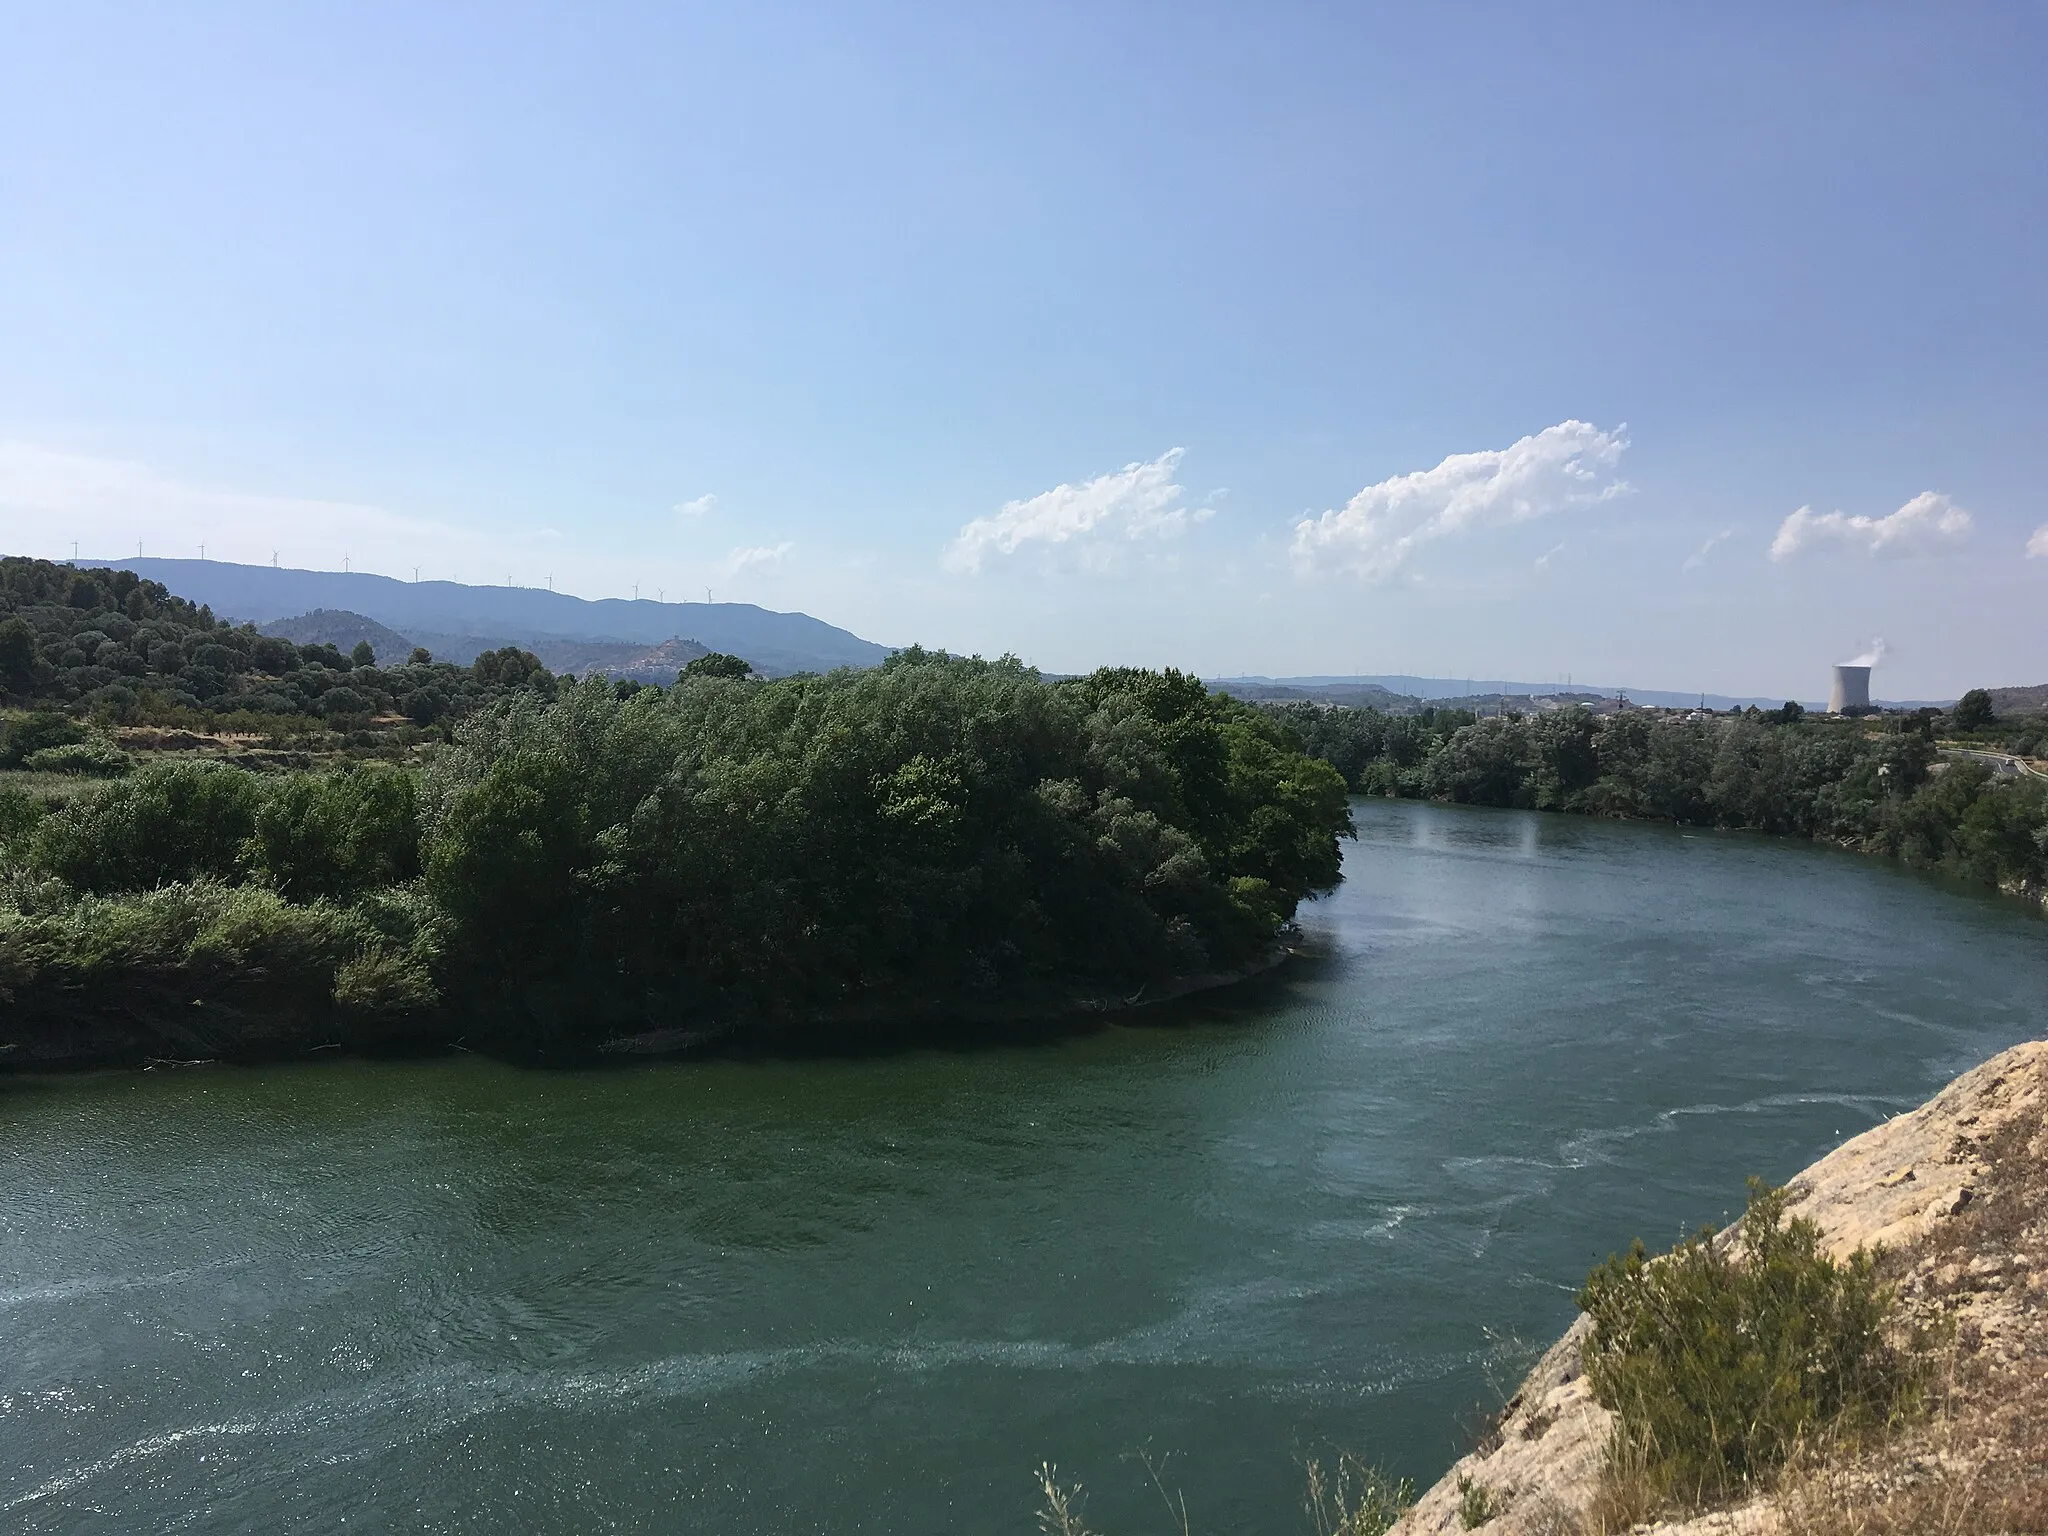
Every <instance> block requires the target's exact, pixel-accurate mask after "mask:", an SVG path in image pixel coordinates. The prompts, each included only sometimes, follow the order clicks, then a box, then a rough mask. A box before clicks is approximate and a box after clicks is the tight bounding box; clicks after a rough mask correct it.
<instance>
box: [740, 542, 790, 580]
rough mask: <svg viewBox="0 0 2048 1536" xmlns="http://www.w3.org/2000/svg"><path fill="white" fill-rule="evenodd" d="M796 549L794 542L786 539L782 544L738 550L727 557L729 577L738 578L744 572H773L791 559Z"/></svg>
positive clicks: (758, 545)
mask: <svg viewBox="0 0 2048 1536" xmlns="http://www.w3.org/2000/svg"><path fill="white" fill-rule="evenodd" d="M795 548H796V544H795V542H794V541H793V540H790V539H784V540H783V541H782V542H781V543H780V544H756V545H754V546H753V547H752V548H750V549H736V550H734V551H733V552H732V553H731V554H729V555H727V556H726V557H725V570H726V574H727V575H728V576H737V575H739V574H740V572H742V571H752V570H762V571H766V570H773V569H774V568H775V567H776V566H778V565H781V564H782V563H783V562H784V561H785V560H787V559H788V558H789V553H790V551H791V550H793V549H795Z"/></svg>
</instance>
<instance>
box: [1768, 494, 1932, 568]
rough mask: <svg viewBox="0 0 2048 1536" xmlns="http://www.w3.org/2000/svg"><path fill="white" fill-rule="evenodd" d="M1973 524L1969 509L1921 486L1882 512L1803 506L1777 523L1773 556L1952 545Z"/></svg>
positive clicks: (1882, 551)
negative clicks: (1873, 514) (1881, 514)
mask: <svg viewBox="0 0 2048 1536" xmlns="http://www.w3.org/2000/svg"><path fill="white" fill-rule="evenodd" d="M1972 524H1973V519H1972V518H1971V516H1970V514H1969V513H1968V512H1965V511H1964V510H1963V509H1962V508H1961V507H1959V506H1957V505H1956V504H1955V502H1954V501H1953V500H1951V499H1950V498H1949V497H1947V496H1944V495H1943V494H1942V493H1941V492H1940V491H1922V492H1921V493H1920V494H1919V495H1918V496H1915V497H1914V498H1913V499H1912V500H1911V501H1909V502H1907V503H1906V504H1905V505H1904V506H1903V507H1901V508H1899V510H1898V511H1896V512H1893V513H1891V514H1890V515H1889V516H1886V517H1864V516H1861V515H1860V514H1859V515H1858V516H1855V517H1851V516H1850V515H1849V514H1848V513H1846V512H1816V511H1814V510H1813V508H1811V507H1801V508H1800V509H1799V510H1798V511H1796V512H1794V513H1792V515H1791V516H1789V517H1787V518H1786V519H1785V521H1784V522H1783V523H1781V524H1779V526H1778V536H1777V537H1776V538H1775V539H1773V540H1772V541H1771V558H1772V559H1773V560H1790V559H1791V558H1792V557H1793V556H1795V555H1799V554H1804V553H1805V552H1806V551H1808V550H1813V549H1826V548H1841V549H1850V550H1854V551H1857V552H1859V553H1862V554H1866V555H1903V554H1913V553H1924V552H1926V551H1930V550H1936V549H1940V548H1942V547H1943V546H1944V545H1950V544H1954V543H1956V542H1957V541H1959V540H1961V539H1962V538H1963V537H1964V536H1966V535H1967V534H1968V533H1969V531H1970V528H1971V526H1972Z"/></svg>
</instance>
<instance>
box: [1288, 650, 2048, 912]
mask: <svg viewBox="0 0 2048 1536" xmlns="http://www.w3.org/2000/svg"><path fill="white" fill-rule="evenodd" d="M1258 707H1259V708H1261V709H1263V710H1264V711H1265V712H1266V713H1267V714H1268V715H1269V716H1270V717H1271V718H1272V719H1273V720H1274V721H1276V722H1278V723H1280V724H1282V725H1284V726H1285V727H1286V728H1287V729H1288V731H1289V732H1290V734H1291V735H1292V737H1293V738H1294V739H1296V740H1298V741H1300V742H1301V743H1302V744H1303V745H1304V746H1305V747H1306V748H1307V749H1308V750H1309V751H1311V752H1313V753H1315V754H1316V755H1317V756H1318V757H1321V758H1322V759H1323V760H1324V761H1326V762H1328V763H1329V764H1331V765H1332V766H1333V767H1334V768H1335V769H1336V770H1337V771H1338V772H1339V773H1340V774H1342V775H1343V777H1344V781H1345V783H1346V784H1348V785H1349V786H1350V787H1351V788H1352V789H1354V790H1356V791H1357V792H1359V793H1361V794H1376V795H1393V796H1401V797H1407V798H1419V799H1433V800H1445V801H1450V802H1453V803H1455V804H1460V805H1485V806H1500V807H1519V808H1522V809H1527V810H1542V811H1563V812H1571V813H1576V814H1581V815H1589V816H1612V817H1625V818H1630V819H1635V820H1644V821H1662V822H1670V823H1677V824H1680V825H1684V826H1696V827H1726V828H1734V829H1742V830H1747V831H1754V832H1769V833H1775V834H1779V835H1783V836H1792V837H1804V838H1812V839H1817V840H1821V841H1825V842H1832V843H1837V844H1840V845H1842V846H1845V847H1852V848H1858V849H1863V850H1866V851H1870V852H1875V853H1883V854H1889V855H1893V856H1896V857H1898V858H1901V859H1904V860H1906V861H1907V862H1909V863H1912V864H1915V865H1918V866H1921V867H1923V868H1932V869H1941V870H1945V871H1948V872H1950V873H1953V874H1957V875H1960V876H1962V877H1964V878H1966V879H1970V880H1975V881H1981V882H1983V883H1985V884H1987V885H1995V886H1998V887H2000V888H2001V889H2004V890H2008V891H2013V892H2016V893H2021V894H2026V895H2031V896H2035V897H2039V896H2041V895H2042V893H2043V891H2044V889H2048V778H2043V777H2041V776H2039V775H2038V774H2036V773H2032V772H2027V771H2001V765H2000V764H1999V763H1997V762H1995V761H1994V760H1993V759H1994V757H1996V756H1999V755H2009V756H2010V757H2012V758H2022V759H2023V758H2031V757H2038V756H2040V755H2041V754H2042V753H2043V751H2044V750H2048V719H2044V718H2042V717H2040V716H2034V715H2030V716H2022V717H2018V718H2014V719H2010V720H2001V719H1998V718H1996V717H1995V716H1994V715H1993V713H1992V710H1991V707H1990V702H1989V696H1988V694H1987V693H1986V692H1985V691H1984V690H1981V689H1977V690H1972V691H1971V692H1970V693H1967V694H1965V695H1964V696H1963V698H1962V699H1961V700H1960V701H1959V702H1958V703H1957V704H1956V706H1955V707H1954V708H1953V709H1951V710H1949V711H1946V712H1943V711H1937V710H1932V709H1922V710H1915V711H1912V712H1901V713H1891V714H1884V715H1873V716H1868V717H1862V718H1846V719H1845V718H1838V717H1833V716H1815V715H1812V714H1809V713H1808V712H1807V711H1805V710H1803V709H1801V708H1800V706H1799V705H1797V704H1787V705H1785V706H1784V707H1783V708H1782V709H1776V710H1757V709H1749V710H1743V711H1731V712H1729V713H1728V714H1725V715H1717V714H1713V713H1710V712H1708V711H1703V710H1692V711H1653V710H1635V709H1631V710H1624V711H1621V712H1618V713H1613V714H1606V715H1596V714H1594V713H1593V712H1592V711H1591V710H1589V709H1586V708H1583V707H1569V708H1564V709H1556V710H1547V711H1541V712H1532V713H1529V714H1513V713H1509V714H1502V715H1490V716H1487V717H1485V718H1479V717H1476V716H1474V715H1473V714H1471V713H1470V712H1468V711H1465V710H1459V709H1424V710H1420V711H1418V712H1416V713H1413V714H1406V715H1402V714H1392V713H1388V712H1386V711H1382V710H1377V709H1347V708H1342V707H1326V706H1318V705H1315V704H1306V703H1289V704H1265V705H1260V706H1258ZM1973 752H1976V753H1982V754H1984V755H1983V756H1971V755H1970V754H1971V753H1973ZM2008 766H2009V767H2011V768H2013V769H2017V767H2018V765H2017V764H2011V765H2008Z"/></svg>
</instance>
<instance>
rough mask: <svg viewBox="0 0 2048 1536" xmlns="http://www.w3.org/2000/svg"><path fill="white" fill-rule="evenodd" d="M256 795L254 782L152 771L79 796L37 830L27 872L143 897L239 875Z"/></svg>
mask: <svg viewBox="0 0 2048 1536" xmlns="http://www.w3.org/2000/svg"><path fill="white" fill-rule="evenodd" d="M261 801H262V791H261V788H260V787H259V785H258V782H257V780H256V777H255V776H254V775H253V774H249V773H245V772H243V771H242V770H241V769H239V768H226V767H217V766H214V765H211V764H202V763H152V764H150V765H149V766H148V767H146V768H143V769H141V770H140V771H138V772H137V773H135V774H134V775H133V776H132V777H130V778H126V779H120V780H116V781H115V782H114V783H112V784H109V785H108V786H107V787H106V788H104V789H101V790H99V791H98V792H96V793H94V794H91V795H86V796H82V797H80V798H79V799H77V800H74V801H72V802H71V804H70V805H68V806H66V807H65V808H64V809H63V810H61V811H57V812H54V813H53V814H51V815H50V816H49V817H47V818H46V819H45V820H44V821H43V823H42V825H41V826H40V827H39V828H38V829H37V831H36V836H35V840H34V843H33V846H32V849H31V854H30V858H31V862H32V864H33V865H34V866H35V867H37V868H39V869H41V870H42V871H44V872H45V873H48V874H51V875H55V876H56V877H57V878H58V879H60V880H63V881H65V882H66V883H67V884H69V885H72V886H74V887H76V888H77V889H79V890H83V891H92V892H95V893H98V894H103V895H104V894H107V893H110V892H117V891H148V890H154V889H156V888H157V887H158V886H162V885H168V884H170V883H172V882H173V881H179V880H194V879H198V878H199V877H201V876H207V875H210V876H215V877H219V878H223V879H226V878H232V877H234V876H235V875H237V874H239V873H240V872H241V871H242V868H243V862H242V861H243V854H244V845H245V844H246V843H247V841H248V839H249V835H250V833H251V832H253V831H254V830H255V825H256V812H257V807H258V805H259V804H260V803H261Z"/></svg>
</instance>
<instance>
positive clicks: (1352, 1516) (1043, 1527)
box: [1038, 1450, 1415, 1536]
mask: <svg viewBox="0 0 2048 1536" xmlns="http://www.w3.org/2000/svg"><path fill="white" fill-rule="evenodd" d="M1132 1459H1133V1460H1136V1461H1137V1462H1139V1463H1140V1464H1141V1465H1143V1467H1144V1468H1145V1474H1146V1478H1147V1480H1148V1481H1149V1482H1150V1483H1151V1485H1152V1487H1153V1489H1154V1490H1155V1491H1156V1492H1157V1493H1158V1495H1159V1499H1160V1502H1161V1503H1162V1504H1163V1505H1164V1506H1165V1509H1166V1513H1167V1524H1168V1529H1169V1531H1171V1532H1175V1533H1177V1536H1193V1529H1194V1527H1193V1524H1192V1522H1191V1521H1190V1519H1189V1517H1188V1507H1187V1500H1186V1499H1185V1498H1184V1497H1182V1495H1181V1493H1180V1490H1179V1489H1177V1488H1176V1489H1173V1490H1171V1491H1169V1490H1168V1488H1167V1485H1166V1467H1167V1460H1168V1458H1165V1457H1154V1456H1153V1455H1152V1453H1151V1452H1150V1451H1149V1450H1143V1451H1137V1452H1134V1453H1133V1456H1132ZM1302 1471H1303V1475H1304V1478H1305V1479H1306V1482H1307V1491H1306V1495H1305V1497H1304V1500H1303V1508H1304V1512H1305V1513H1306V1515H1307V1516H1308V1527H1309V1529H1310V1530H1311V1531H1312V1532H1313V1533H1314V1536H1385V1533H1386V1532H1387V1530H1388V1529H1390V1528H1391V1527H1392V1526H1393V1524H1394V1522H1395V1521H1396V1520H1398V1519H1400V1518H1401V1512H1402V1511H1403V1510H1405V1509H1407V1508H1408V1506H1409V1505H1411V1504H1413V1503H1414V1502H1415V1485H1414V1484H1413V1483H1410V1482H1408V1481H1407V1480H1406V1479H1405V1478H1404V1479H1398V1480H1397V1479H1394V1478H1391V1477H1389V1476H1387V1474H1386V1473H1384V1472H1382V1471H1381V1470H1380V1469H1379V1468H1378V1467H1375V1466H1373V1465H1371V1464H1370V1463H1369V1462H1366V1461H1364V1460H1362V1459H1360V1458H1359V1457H1357V1456H1353V1455H1351V1454H1349V1453H1348V1452H1347V1453H1345V1454H1343V1455H1340V1456H1339V1457H1338V1458H1337V1459H1336V1460H1335V1461H1334V1462H1331V1463H1330V1464H1328V1465H1327V1466H1325V1465H1324V1464H1323V1463H1322V1462H1320V1461H1315V1460H1310V1461H1308V1462H1306V1463H1305V1464H1304V1465H1303V1468H1302ZM1038 1487H1039V1496H1040V1499H1041V1502H1040V1504H1039V1508H1038V1528H1039V1530H1040V1531H1041V1532H1043V1533H1045V1536H1102V1533H1101V1532H1099V1531H1097V1530H1096V1529H1095V1528H1094V1527H1093V1526H1091V1525H1089V1524H1088V1523H1087V1521H1086V1519H1085V1518H1084V1514H1083V1512H1084V1509H1085V1507H1086V1505H1087V1502H1088V1497H1087V1490H1086V1489H1085V1488H1084V1487H1083V1486H1082V1485H1081V1484H1080V1483H1079V1482H1074V1483H1063V1482H1061V1481H1060V1469H1059V1468H1058V1467H1056V1466H1054V1465H1053V1464H1052V1463H1050V1462H1046V1463H1043V1464H1042V1465H1040V1467H1039V1469H1038Z"/></svg>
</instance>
